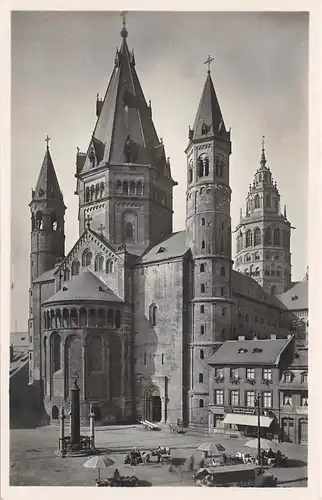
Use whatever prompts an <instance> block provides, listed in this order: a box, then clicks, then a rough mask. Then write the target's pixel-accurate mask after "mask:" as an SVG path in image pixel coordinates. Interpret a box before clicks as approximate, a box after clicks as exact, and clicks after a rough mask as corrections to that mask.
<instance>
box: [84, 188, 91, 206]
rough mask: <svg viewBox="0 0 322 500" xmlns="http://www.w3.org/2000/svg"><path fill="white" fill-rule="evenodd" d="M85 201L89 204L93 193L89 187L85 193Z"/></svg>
mask: <svg viewBox="0 0 322 500" xmlns="http://www.w3.org/2000/svg"><path fill="white" fill-rule="evenodd" d="M85 193H86V194H85V201H86V202H88V201H89V200H90V199H91V193H90V190H89V187H88V186H87V188H86V191H85Z"/></svg>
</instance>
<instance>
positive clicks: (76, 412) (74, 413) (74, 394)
mask: <svg viewBox="0 0 322 500" xmlns="http://www.w3.org/2000/svg"><path fill="white" fill-rule="evenodd" d="M79 391H80V389H79V387H78V385H77V376H75V377H74V385H73V387H72V388H71V391H70V392H71V415H70V418H71V424H70V442H71V444H72V446H73V447H75V448H76V449H77V448H78V449H79V448H80V407H79Z"/></svg>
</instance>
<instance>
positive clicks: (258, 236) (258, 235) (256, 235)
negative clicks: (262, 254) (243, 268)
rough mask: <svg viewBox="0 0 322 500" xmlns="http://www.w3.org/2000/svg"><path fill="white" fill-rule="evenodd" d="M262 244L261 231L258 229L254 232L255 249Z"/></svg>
mask: <svg viewBox="0 0 322 500" xmlns="http://www.w3.org/2000/svg"><path fill="white" fill-rule="evenodd" d="M260 244H261V230H260V229H259V227H256V229H255V230H254V245H255V247H256V246H258V245H260Z"/></svg>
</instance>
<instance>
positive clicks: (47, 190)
mask: <svg viewBox="0 0 322 500" xmlns="http://www.w3.org/2000/svg"><path fill="white" fill-rule="evenodd" d="M33 199H34V200H52V199H54V200H57V201H60V202H62V201H63V195H62V193H61V190H60V187H59V183H58V179H57V176H56V172H55V168H54V164H53V160H52V158H51V154H50V151H49V148H48V147H47V148H46V152H45V156H44V160H43V162H42V166H41V169H40V172H39V177H38V180H37V184H36V188H35V195H34V198H33Z"/></svg>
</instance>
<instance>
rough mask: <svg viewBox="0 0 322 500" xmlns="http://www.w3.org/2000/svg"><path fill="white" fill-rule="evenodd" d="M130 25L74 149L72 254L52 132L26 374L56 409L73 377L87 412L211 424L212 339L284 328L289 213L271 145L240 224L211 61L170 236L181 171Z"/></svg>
mask: <svg viewBox="0 0 322 500" xmlns="http://www.w3.org/2000/svg"><path fill="white" fill-rule="evenodd" d="M127 36H128V32H127V29H126V26H125V24H124V26H123V29H122V31H121V46H120V49H118V50H117V52H116V56H115V61H114V68H113V72H112V75H111V78H110V82H109V84H108V87H107V90H106V93H105V96H104V98H103V99H100V98H99V96H97V102H96V116H97V120H96V125H95V128H94V132H93V134H92V136H91V138H90V141H89V146H88V149H87V151H86V153H83V152H81V151H80V150H77V154H76V172H75V178H76V189H75V195H76V196H77V197H78V200H79V209H78V222H79V238H78V240H77V241H76V242H75V244H74V246H73V247H72V248H71V249H70V250H69V252H68V253H67V254H65V230H64V218H65V211H66V206H65V204H64V199H63V195H62V191H61V189H60V186H59V183H58V179H57V176H56V173H55V168H54V165H53V161H52V158H51V154H50V148H49V144H48V140H47V148H46V151H45V156H44V160H43V163H42V166H41V169H40V173H39V177H38V180H37V183H36V186H35V189H34V190H33V191H32V199H31V202H30V205H29V207H30V212H31V254H30V279H31V285H30V308H29V342H30V343H29V383H30V384H33V385H34V386H35V387H37V388H38V390H39V395H40V398H41V400H43V401H44V405H45V409H46V412H47V413H48V415H49V416H50V417H51V418H52V419H56V418H57V417H58V409H59V407H60V406H61V404H66V403H67V405H68V403H69V400H70V399H69V398H70V389H71V384H72V381H73V378H74V377H75V376H76V377H77V380H78V385H79V387H80V398H81V416H82V418H83V419H86V418H87V417H88V411H89V405H90V403H93V405H94V408H95V414H96V419H97V420H98V421H100V422H102V423H109V422H118V423H122V422H124V423H125V422H131V421H135V419H136V418H137V417H143V418H145V419H148V420H151V421H159V422H168V423H169V422H175V421H176V420H177V419H178V418H180V419H181V420H182V421H183V422H185V423H186V424H189V425H205V424H206V423H207V421H208V418H207V411H208V410H207V407H208V404H209V398H210V394H209V376H208V373H209V365H208V362H209V359H210V358H211V356H213V354H214V353H215V352H216V350H217V349H218V348H220V346H221V345H222V344H223V343H224V342H225V341H227V340H238V339H244V340H247V339H254V338H255V339H256V338H257V339H268V338H271V336H272V335H274V337H275V338H277V339H283V338H287V337H288V336H289V334H290V328H291V326H290V325H291V324H292V317H293V316H294V313H293V312H292V311H291V312H290V311H289V310H288V308H287V307H286V306H285V305H284V303H283V300H282V297H283V294H284V293H285V292H287V290H289V289H290V288H291V287H292V282H291V254H290V237H291V234H290V233H291V224H290V222H289V221H288V219H287V214H286V208H284V210H283V214H282V213H281V209H280V194H279V191H278V187H277V184H276V182H274V180H273V177H272V173H271V171H270V168H269V167H268V166H267V161H266V152H265V144H264V141H263V143H262V153H261V157H260V155H259V165H258V168H257V170H256V169H254V170H256V171H255V175H254V180H253V182H252V183H251V184H250V186H249V192H248V194H247V200H246V212H245V214H244V215H243V213H242V212H241V215H240V221H239V224H238V226H237V228H236V230H235V231H232V228H231V218H230V202H231V188H230V167H229V161H230V155H231V151H232V147H231V136H230V129H228V128H227V127H226V124H225V121H224V118H223V115H222V112H221V108H220V105H219V102H218V98H217V95H216V91H215V88H214V85H213V81H212V77H211V72H210V69H209V67H208V72H207V74H206V78H205V82H204V87H203V90H202V93H201V98H200V102H199V106H198V107H197V103H196V108H197V110H196V116H195V120H194V123H193V127H192V128H190V127H189V130H188V136H187V147H186V150H185V154H186V165H187V166H186V168H187V189H186V200H185V201H186V224H185V229H184V230H183V231H178V232H173V227H172V218H173V205H172V203H173V187H174V186H175V185H176V181H175V179H174V178H173V172H172V171H171V165H170V161H169V158H167V156H166V152H165V146H164V144H163V141H162V140H161V139H159V138H158V135H157V132H156V129H155V127H154V124H153V119H152V110H151V104H150V103H147V102H146V100H145V97H144V94H143V91H142V88H141V85H140V81H139V78H138V75H137V72H136V67H135V66H136V63H135V56H134V52H133V51H129V48H128V44H127ZM187 125H188V124H187ZM232 235H234V237H236V240H237V255H236V257H235V262H233V260H232V250H231V241H232ZM233 267H234V269H233Z"/></svg>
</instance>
